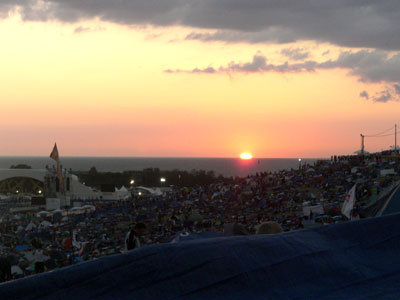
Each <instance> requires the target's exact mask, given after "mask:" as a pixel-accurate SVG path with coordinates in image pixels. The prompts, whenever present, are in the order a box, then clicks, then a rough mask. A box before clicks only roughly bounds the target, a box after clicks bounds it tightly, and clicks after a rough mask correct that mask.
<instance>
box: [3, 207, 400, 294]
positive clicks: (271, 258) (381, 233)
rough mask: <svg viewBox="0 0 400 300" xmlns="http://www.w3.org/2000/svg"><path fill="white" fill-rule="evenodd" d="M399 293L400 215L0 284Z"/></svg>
mask: <svg viewBox="0 0 400 300" xmlns="http://www.w3.org/2000/svg"><path fill="white" fill-rule="evenodd" d="M399 297H400V214H396V215H389V216H384V217H379V218H371V219H365V220H360V221H353V222H348V223H342V224H337V225H331V226H322V227H317V228H312V229H308V230H303V231H297V232H291V233H282V234H277V235H264V236H262V235H259V236H247V237H246V236H240V237H218V238H210V239H199V240H194V241H187V242H184V243H170V244H163V245H154V246H149V247H143V248H140V249H138V250H134V251H131V252H129V253H126V254H121V255H115V256H111V257H106V258H103V259H99V260H96V261H92V262H88V263H82V264H79V265H75V266H72V267H69V268H66V269H63V270H59V271H55V272H51V273H46V274H41V275H38V276H32V277H29V278H25V279H22V280H18V281H14V282H10V283H7V284H3V285H0V299H56V300H62V299H68V300H71V299H75V300H76V299H85V300H88V299H102V300H105V299H398V298H399Z"/></svg>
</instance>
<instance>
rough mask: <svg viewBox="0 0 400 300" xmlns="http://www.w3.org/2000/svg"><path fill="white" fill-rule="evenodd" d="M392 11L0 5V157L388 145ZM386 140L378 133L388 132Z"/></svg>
mask: <svg viewBox="0 0 400 300" xmlns="http://www.w3.org/2000/svg"><path fill="white" fill-rule="evenodd" d="M399 15H400V2H399V1H393V0H381V1H375V0H374V1H372V0H363V1H361V0H347V1H344V0H337V1H330V0H319V1H318V0H317V1H316V0H284V1H282V0H280V1H277V0H249V1H242V0H219V1H214V0H185V1H184V0H114V1H108V0H97V1H92V0H42V1H37V0H0V37H1V47H0V82H1V88H0V103H1V106H0V107H1V110H0V155H3V156H9V155H22V156H27V155H32V156H42V155H43V156H46V155H49V154H50V152H51V150H52V148H53V145H54V142H57V145H58V148H59V151H60V155H61V156H63V155H65V156H66V155H68V156H160V157H238V156H239V155H240V154H241V153H242V152H245V151H247V152H250V153H252V154H253V156H255V157H310V158H313V157H319V158H321V157H330V156H331V155H334V154H338V155H341V154H351V153H353V152H354V151H356V150H358V149H360V143H361V138H360V134H364V135H367V136H368V135H375V134H376V133H380V132H384V133H385V134H384V135H386V136H384V137H379V138H374V137H366V138H365V146H366V150H368V151H370V152H375V151H381V150H382V149H388V148H389V147H390V146H393V145H394V125H395V124H396V123H397V124H399V125H400V115H399V112H400V35H399V34H398V33H399V32H400V18H399V17H398V16H399ZM388 134H391V135H388Z"/></svg>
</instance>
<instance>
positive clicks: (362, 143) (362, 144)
mask: <svg viewBox="0 0 400 300" xmlns="http://www.w3.org/2000/svg"><path fill="white" fill-rule="evenodd" d="M360 136H361V155H362V156H364V136H363V135H362V133H361V134H360Z"/></svg>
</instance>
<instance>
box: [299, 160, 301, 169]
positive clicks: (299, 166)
mask: <svg viewBox="0 0 400 300" xmlns="http://www.w3.org/2000/svg"><path fill="white" fill-rule="evenodd" d="M299 169H301V158H299Z"/></svg>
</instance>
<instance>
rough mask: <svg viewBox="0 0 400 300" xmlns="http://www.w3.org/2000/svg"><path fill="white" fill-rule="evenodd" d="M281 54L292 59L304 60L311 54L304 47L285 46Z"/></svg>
mask: <svg viewBox="0 0 400 300" xmlns="http://www.w3.org/2000/svg"><path fill="white" fill-rule="evenodd" d="M281 54H282V55H285V56H286V57H288V58H290V59H292V60H304V59H306V58H308V57H309V56H310V53H309V52H307V51H305V50H304V49H303V48H294V49H293V48H285V49H283V50H282V51H281Z"/></svg>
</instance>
